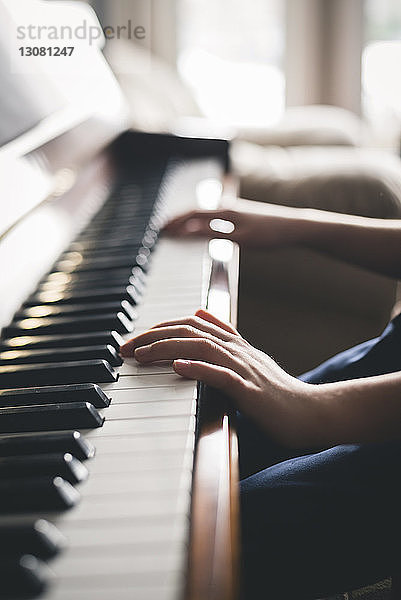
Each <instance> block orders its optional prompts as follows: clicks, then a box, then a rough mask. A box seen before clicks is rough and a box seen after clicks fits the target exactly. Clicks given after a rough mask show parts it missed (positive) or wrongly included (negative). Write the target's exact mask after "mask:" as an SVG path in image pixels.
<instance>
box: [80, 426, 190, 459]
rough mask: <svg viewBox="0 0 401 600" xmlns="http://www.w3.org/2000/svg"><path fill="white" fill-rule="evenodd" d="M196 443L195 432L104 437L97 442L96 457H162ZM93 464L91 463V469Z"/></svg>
mask: <svg viewBox="0 0 401 600" xmlns="http://www.w3.org/2000/svg"><path fill="white" fill-rule="evenodd" d="M193 441H194V432H193V431H179V432H177V431H174V432H163V433H159V434H158V435H157V436H156V435H153V434H152V433H150V434H149V435H141V436H137V437H136V436H133V435H131V436H130V435H122V434H121V435H118V436H116V437H107V436H106V437H103V438H98V439H97V440H96V451H97V452H96V457H95V459H94V460H96V459H97V457H98V456H99V455H101V454H106V455H107V454H121V453H130V454H132V453H135V454H140V455H145V454H146V455H149V454H151V455H156V456H158V455H160V454H161V453H163V452H171V451H178V450H183V451H184V450H185V449H187V448H192V446H193ZM90 466H91V463H89V467H90Z"/></svg>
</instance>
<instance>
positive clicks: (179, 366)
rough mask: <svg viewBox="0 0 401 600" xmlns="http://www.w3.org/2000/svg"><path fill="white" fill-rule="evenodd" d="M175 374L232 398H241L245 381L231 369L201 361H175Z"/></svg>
mask: <svg viewBox="0 0 401 600" xmlns="http://www.w3.org/2000/svg"><path fill="white" fill-rule="evenodd" d="M173 367H174V370H175V372H176V373H177V374H178V375H181V376H182V377H185V378H187V379H196V380H197V381H202V382H203V383H206V385H210V386H211V387H214V388H217V389H218V390H222V391H224V392H226V393H227V394H229V395H231V396H233V397H234V398H239V397H241V396H243V393H244V391H245V386H246V381H245V380H244V379H243V378H242V377H241V376H240V375H238V373H235V372H234V371H232V370H231V369H228V368H226V367H221V366H219V365H212V364H210V363H207V362H202V361H191V360H175V361H174V363H173Z"/></svg>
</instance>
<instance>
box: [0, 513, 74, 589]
mask: <svg viewBox="0 0 401 600" xmlns="http://www.w3.org/2000/svg"><path fill="white" fill-rule="evenodd" d="M0 540H1V542H0V562H3V560H4V559H11V558H18V557H19V556H21V554H32V555H33V556H36V557H37V558H41V559H43V560H48V559H50V558H53V557H54V556H57V554H59V552H61V551H62V550H63V549H64V548H65V546H66V539H65V537H64V536H63V535H62V533H61V532H60V531H59V530H58V529H57V527H56V526H55V525H53V523H50V522H49V521H46V520H45V519H37V520H36V521H33V522H32V523H27V524H17V523H16V524H14V525H2V526H0ZM0 586H1V584H0Z"/></svg>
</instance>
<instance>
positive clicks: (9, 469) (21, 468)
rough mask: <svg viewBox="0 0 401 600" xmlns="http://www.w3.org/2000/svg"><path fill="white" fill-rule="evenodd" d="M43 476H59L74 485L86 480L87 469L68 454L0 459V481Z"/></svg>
mask: <svg viewBox="0 0 401 600" xmlns="http://www.w3.org/2000/svg"><path fill="white" fill-rule="evenodd" d="M45 475H46V476H47V475H49V476H51V477H57V475H59V476H60V477H62V478H63V479H65V480H66V481H68V482H69V483H72V484H76V483H81V482H82V481H85V480H86V479H87V478H88V469H87V468H86V467H85V465H83V464H82V463H81V462H80V461H79V460H78V459H77V458H75V457H74V456H72V454H70V453H69V452H66V453H64V454H63V453H60V454H33V455H31V456H8V457H2V458H0V480H1V479H22V478H23V477H43V476H45Z"/></svg>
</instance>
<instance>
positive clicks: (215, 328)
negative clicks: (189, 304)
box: [152, 311, 235, 341]
mask: <svg viewBox="0 0 401 600" xmlns="http://www.w3.org/2000/svg"><path fill="white" fill-rule="evenodd" d="M197 312H198V311H197ZM205 312H206V311H205ZM217 320H218V319H217ZM220 323H222V321H220ZM177 325H181V326H183V327H191V328H192V329H195V330H196V331H201V332H204V333H208V334H209V335H213V336H215V337H216V338H219V339H220V340H223V341H228V340H229V339H230V337H231V336H230V335H229V334H232V333H235V330H234V331H231V330H230V329H229V327H230V326H229V325H227V324H226V323H223V325H224V327H221V326H220V325H215V324H214V323H213V322H212V321H211V320H207V319H204V318H202V317H201V316H197V315H196V314H195V315H190V316H189V317H182V318H181V319H174V320H172V321H163V322H162V323H158V324H157V325H155V326H154V327H152V329H155V328H157V329H162V328H163V327H175V326H177ZM178 337H181V336H178Z"/></svg>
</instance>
